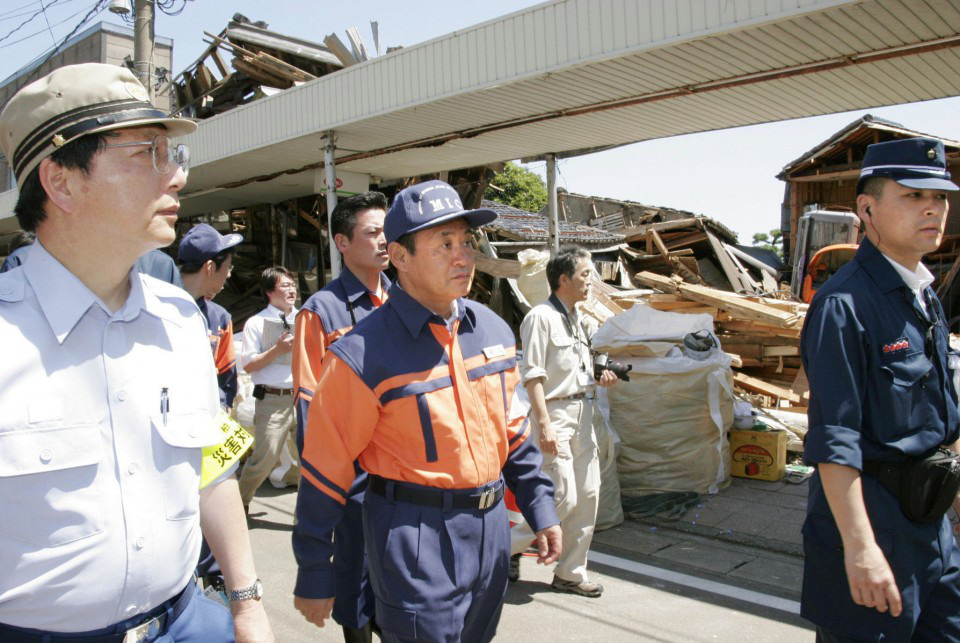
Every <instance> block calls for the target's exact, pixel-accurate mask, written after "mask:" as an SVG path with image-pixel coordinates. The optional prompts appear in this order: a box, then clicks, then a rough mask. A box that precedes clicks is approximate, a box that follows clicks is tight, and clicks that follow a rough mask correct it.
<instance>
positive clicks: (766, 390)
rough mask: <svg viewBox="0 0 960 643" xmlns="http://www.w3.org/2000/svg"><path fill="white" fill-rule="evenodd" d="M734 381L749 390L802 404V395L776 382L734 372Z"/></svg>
mask: <svg viewBox="0 0 960 643" xmlns="http://www.w3.org/2000/svg"><path fill="white" fill-rule="evenodd" d="M733 381H734V382H736V383H737V384H739V385H740V386H742V387H743V388H745V389H747V390H748V391H753V392H754V393H761V394H763V395H769V396H770V397H772V398H774V399H778V400H787V401H789V402H792V403H793V404H794V405H795V406H797V405H799V404H800V396H799V395H797V394H796V393H794V392H793V391H791V390H789V389H785V388H783V387H780V386H777V385H776V384H770V383H769V382H764V381H763V380H761V379H758V378H756V377H750V376H749V375H744V374H743V373H734V374H733Z"/></svg>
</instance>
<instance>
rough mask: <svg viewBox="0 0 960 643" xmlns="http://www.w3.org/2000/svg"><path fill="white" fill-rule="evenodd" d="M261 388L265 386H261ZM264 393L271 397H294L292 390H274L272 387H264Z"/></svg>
mask: <svg viewBox="0 0 960 643" xmlns="http://www.w3.org/2000/svg"><path fill="white" fill-rule="evenodd" d="M260 386H263V384H261V385H260ZM263 392H264V393H269V394H270V395H293V389H292V388H273V387H272V386H263Z"/></svg>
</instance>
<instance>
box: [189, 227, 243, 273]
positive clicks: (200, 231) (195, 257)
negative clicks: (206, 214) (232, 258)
mask: <svg viewBox="0 0 960 643" xmlns="http://www.w3.org/2000/svg"><path fill="white" fill-rule="evenodd" d="M241 243H243V235H239V234H236V233H234V234H220V233H219V232H217V231H216V230H215V229H214V228H213V226H211V225H208V224H206V223H200V224H198V225H195V226H193V227H192V228H190V229H189V230H187V234H185V235H183V239H181V240H180V249H179V250H178V251H177V257H179V259H180V263H182V264H187V265H199V264H202V263H204V262H206V261H209V260H210V259H213V258H214V257H216V256H217V255H218V254H220V253H221V252H223V251H224V250H229V249H230V248H233V247H234V246H238V245H240V244H241Z"/></svg>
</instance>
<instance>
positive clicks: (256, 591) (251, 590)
mask: <svg viewBox="0 0 960 643" xmlns="http://www.w3.org/2000/svg"><path fill="white" fill-rule="evenodd" d="M262 597H263V583H261V582H260V579H259V578H258V579H257V580H255V581H253V585H251V586H250V587H243V588H241V589H232V590H230V591H229V592H227V598H229V599H230V601H231V602H233V601H249V600H250V599H253V600H256V601H259V600H260V599H261V598H262Z"/></svg>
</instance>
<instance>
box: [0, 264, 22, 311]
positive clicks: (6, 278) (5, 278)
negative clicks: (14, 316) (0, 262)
mask: <svg viewBox="0 0 960 643" xmlns="http://www.w3.org/2000/svg"><path fill="white" fill-rule="evenodd" d="M24 289H25V286H24V276H23V268H21V267H19V266H18V267H16V268H14V269H13V270H8V271H7V272H2V273H0V303H13V302H15V301H21V300H22V299H23V293H24Z"/></svg>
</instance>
